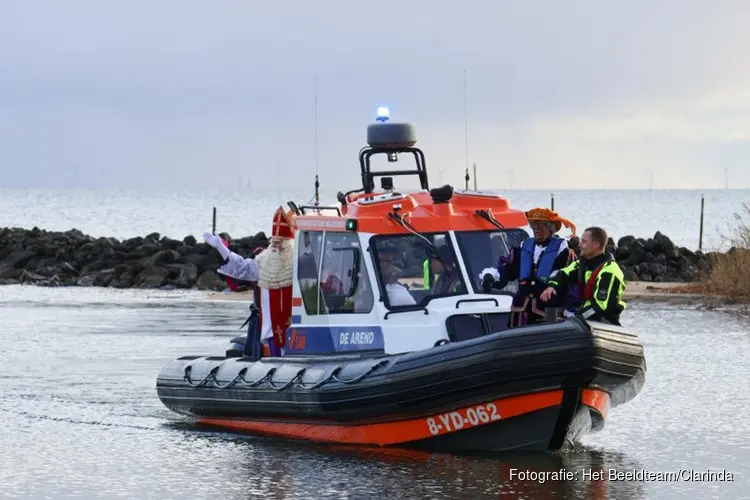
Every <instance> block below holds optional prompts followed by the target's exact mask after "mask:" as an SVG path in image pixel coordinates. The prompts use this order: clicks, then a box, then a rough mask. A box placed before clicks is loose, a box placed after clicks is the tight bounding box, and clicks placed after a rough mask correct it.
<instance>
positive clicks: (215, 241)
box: [203, 233, 232, 259]
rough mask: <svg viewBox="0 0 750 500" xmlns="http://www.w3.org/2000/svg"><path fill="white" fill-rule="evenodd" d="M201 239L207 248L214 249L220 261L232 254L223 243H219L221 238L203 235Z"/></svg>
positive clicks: (209, 234) (213, 235) (207, 234)
mask: <svg viewBox="0 0 750 500" xmlns="http://www.w3.org/2000/svg"><path fill="white" fill-rule="evenodd" d="M203 239H204V240H206V243H208V244H209V246H212V247H214V248H215V249H216V250H217V251H218V252H219V254H220V255H221V258H222V259H226V258H227V257H229V255H230V254H231V253H232V252H231V251H230V250H229V249H228V248H227V247H226V246H224V242H223V241H221V238H220V237H218V236H216V235H215V234H211V233H203Z"/></svg>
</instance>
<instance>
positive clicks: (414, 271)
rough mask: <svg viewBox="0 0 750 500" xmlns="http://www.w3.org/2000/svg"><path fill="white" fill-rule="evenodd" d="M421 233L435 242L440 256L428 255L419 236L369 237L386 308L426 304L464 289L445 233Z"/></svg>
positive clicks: (454, 256)
mask: <svg viewBox="0 0 750 500" xmlns="http://www.w3.org/2000/svg"><path fill="white" fill-rule="evenodd" d="M423 236H424V237H425V238H427V239H428V240H430V241H431V242H433V243H434V244H435V246H436V247H437V249H438V255H439V256H440V259H437V258H431V257H430V256H429V253H428V252H429V251H428V246H427V245H426V243H425V241H424V240H423V239H422V238H421V237H419V236H415V235H411V234H407V235H394V236H384V235H379V236H373V237H372V238H371V240H370V247H371V248H372V251H373V259H374V264H375V269H376V270H377V275H378V282H379V286H380V290H381V294H382V297H383V302H384V303H385V306H386V307H387V308H388V309H397V308H401V307H409V306H411V307H415V306H417V307H418V306H425V305H427V303H428V302H429V301H430V300H432V299H434V298H436V297H448V296H451V295H460V294H465V293H466V284H465V283H464V281H463V276H462V274H461V269H460V267H459V265H458V260H457V258H456V252H455V251H454V249H453V244H452V242H451V241H452V240H451V238H450V236H449V235H448V233H423ZM441 261H442V262H441ZM443 263H445V265H443Z"/></svg>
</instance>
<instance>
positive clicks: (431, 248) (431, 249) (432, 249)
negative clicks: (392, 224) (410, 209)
mask: <svg viewBox="0 0 750 500" xmlns="http://www.w3.org/2000/svg"><path fill="white" fill-rule="evenodd" d="M388 218H389V219H391V220H393V221H396V223H398V224H399V225H400V226H401V227H403V228H404V229H406V230H407V231H409V232H410V233H411V234H413V235H414V236H416V237H418V238H420V239H421V241H422V242H423V243H424V245H425V246H426V247H427V256H428V257H430V258H435V259H437V260H439V261H440V263H441V264H443V268H444V269H445V272H446V274H448V275H450V271H449V270H448V264H447V263H446V262H445V261H444V260H443V259H442V258H441V257H440V254H439V253H438V249H437V247H436V246H435V244H434V243H433V242H431V241H430V240H429V238H427V237H426V236H425V235H423V234H420V233H419V232H418V231H417V230H416V229H414V226H412V225H411V224H410V223H408V222H406V220H405V219H404V216H403V215H399V214H398V213H396V212H388Z"/></svg>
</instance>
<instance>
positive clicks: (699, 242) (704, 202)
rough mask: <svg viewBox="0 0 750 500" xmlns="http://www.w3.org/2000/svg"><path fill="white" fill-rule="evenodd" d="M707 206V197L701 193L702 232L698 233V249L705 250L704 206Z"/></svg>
mask: <svg viewBox="0 0 750 500" xmlns="http://www.w3.org/2000/svg"><path fill="white" fill-rule="evenodd" d="M705 206H706V199H705V197H704V196H703V194H701V223H700V234H699V235H698V250H701V251H702V250H703V208H704V207H705Z"/></svg>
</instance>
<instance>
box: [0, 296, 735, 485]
mask: <svg viewBox="0 0 750 500" xmlns="http://www.w3.org/2000/svg"><path fill="white" fill-rule="evenodd" d="M205 296H206V294H205V293H199V292H163V291H161V292H160V291H131V290H126V291H121V290H96V289H73V290H55V289H41V288H36V287H0V350H2V353H3V363H2V365H0V429H2V431H0V450H2V453H0V491H2V495H1V496H2V498H54V499H58V498H137V499H151V498H154V499H168V498H179V499H186V498H190V499H202V498H216V497H220V498H228V499H229V498H231V499H235V498H237V499H240V498H305V499H308V498H594V499H612V498H618V499H619V498H634V499H637V498H681V497H690V498H743V496H745V497H746V491H745V488H743V485H744V484H747V475H746V473H742V472H741V471H743V470H745V469H746V467H745V466H744V465H742V464H744V462H746V461H747V459H748V458H750V443H749V440H747V438H746V437H745V436H746V435H747V431H748V423H747V422H746V419H745V418H744V415H746V408H747V406H748V404H749V403H750V396H748V394H750V391H749V389H750V387H748V384H749V381H750V377H749V376H748V371H750V369H748V366H750V333H748V332H749V331H750V326H749V323H748V321H747V320H744V319H742V318H737V317H731V316H726V315H722V314H721V313H717V312H707V311H691V310H678V309H674V308H667V307H662V306H639V305H633V306H632V308H631V309H630V310H629V311H628V318H627V320H626V321H630V322H631V323H632V324H633V326H634V327H635V328H638V329H639V330H640V331H641V332H642V334H643V342H644V344H645V347H646V354H647V358H648V367H649V373H648V375H647V382H646V386H645V387H644V390H643V392H642V393H641V395H639V396H638V398H636V399H635V400H634V401H633V402H631V403H630V404H629V405H627V406H625V407H623V408H617V409H614V410H613V411H612V412H611V414H610V420H609V422H608V424H607V427H606V428H605V430H604V431H602V432H601V433H599V434H595V435H593V436H590V437H588V438H587V439H586V440H585V442H584V444H585V446H581V447H580V449H578V450H575V451H571V452H566V453H562V454H523V455H521V454H503V455H493V456H487V455H460V456H458V455H449V454H429V453H422V452H407V451H400V450H381V449H372V448H368V449H362V448H353V447H334V446H323V445H316V444H311V443H301V442H290V441H283V440H279V439H271V438H262V437H252V436H241V435H237V434H232V433H224V432H219V431H216V430H206V429H204V428H201V427H199V426H196V425H194V424H192V423H190V422H187V421H185V420H184V419H182V418H181V417H179V416H176V415H174V414H173V413H171V412H169V411H168V410H166V408H164V407H163V406H162V404H161V403H160V402H159V400H158V398H157V397H156V391H155V388H154V384H155V379H156V375H157V374H158V372H159V370H160V369H161V367H162V366H164V364H166V363H168V362H169V361H170V360H172V359H174V358H175V357H177V356H182V355H186V354H221V353H223V351H224V349H225V348H226V345H227V341H228V339H229V338H231V337H232V336H233V335H235V334H236V333H237V328H239V326H240V325H241V324H242V322H243V321H244V319H245V314H246V311H247V304H244V303H240V302H207V301H205ZM679 468H688V469H692V470H697V471H705V470H707V469H710V470H713V471H717V470H718V471H720V470H722V469H725V470H727V471H730V472H732V473H734V481H733V482H687V481H679V482H656V481H652V482H643V481H611V480H608V474H609V471H610V470H615V471H617V472H620V473H623V472H629V471H632V470H641V469H643V470H646V471H648V472H650V473H656V472H668V471H675V470H678V469H679ZM514 469H515V470H514ZM561 470H562V471H563V472H567V473H571V474H575V476H574V477H576V479H574V480H568V481H556V480H545V481H540V480H539V479H538V473H540V472H548V473H553V472H558V473H559V472H560V471H561ZM588 470H592V471H598V470H603V471H605V474H604V477H603V479H602V480H600V481H591V480H587V479H588V478H585V477H584V473H585V472H586V471H588ZM511 472H512V474H511ZM529 473H536V474H537V476H535V477H529ZM524 474H525V475H524Z"/></svg>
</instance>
